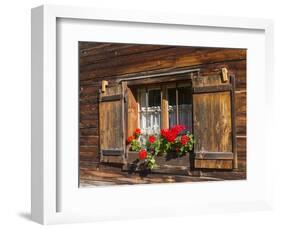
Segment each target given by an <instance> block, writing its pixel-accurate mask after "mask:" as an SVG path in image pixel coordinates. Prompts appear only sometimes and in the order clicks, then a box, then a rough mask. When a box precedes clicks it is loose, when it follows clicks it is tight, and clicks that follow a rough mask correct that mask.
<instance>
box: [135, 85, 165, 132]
mask: <svg viewBox="0 0 281 230" xmlns="http://www.w3.org/2000/svg"><path fill="white" fill-rule="evenodd" d="M139 103H140V128H141V129H142V131H143V133H144V134H146V135H150V134H156V133H159V132H160V121H161V118H160V116H161V90H159V89H153V90H148V91H146V89H139Z"/></svg>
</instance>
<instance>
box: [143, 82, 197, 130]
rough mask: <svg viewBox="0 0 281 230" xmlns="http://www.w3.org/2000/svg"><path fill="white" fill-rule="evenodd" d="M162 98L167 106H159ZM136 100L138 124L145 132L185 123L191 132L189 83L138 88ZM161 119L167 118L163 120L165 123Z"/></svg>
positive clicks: (161, 103)
mask: <svg viewBox="0 0 281 230" xmlns="http://www.w3.org/2000/svg"><path fill="white" fill-rule="evenodd" d="M164 95H166V96H167V97H164ZM164 98H167V101H168V107H167V108H165V107H163V106H161V105H163V100H164ZM138 102H139V124H140V128H141V129H142V130H143V132H144V133H145V134H147V135H150V134H155V133H159V132H160V129H161V128H169V127H172V126H174V125H176V124H182V125H185V126H186V128H187V130H188V131H190V132H192V91H191V85H190V84H172V85H171V84H170V85H169V84H161V85H159V86H158V87H155V86H154V87H143V88H139V89H138ZM161 107H163V108H161ZM163 119H167V122H166V123H165V122H164V123H165V124H166V125H163V122H161V121H162V120H163ZM161 124H162V125H161ZM163 126H166V127H163Z"/></svg>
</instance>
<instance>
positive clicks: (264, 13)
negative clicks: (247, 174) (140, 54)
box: [0, 0, 281, 230]
mask: <svg viewBox="0 0 281 230" xmlns="http://www.w3.org/2000/svg"><path fill="white" fill-rule="evenodd" d="M278 2H279V1H271V0H261V1H245V0H233V1H225V0H212V1H208V0H206V1H203V0H194V1H187V0H183V1H180V0H173V1H166V2H164V1H163V0H154V1H152V0H141V1H129V0H126V1H125V0H124V1H122V0H118V1H114V0H111V1H110V0H102V1H96V0H79V1H78V0H49V1H47V0H46V1H36V0H25V1H22V0H9V1H2V2H1V8H0V19H1V20H0V25H1V27H0V28H1V33H0V51H1V55H0V58H1V61H0V67H1V68H0V78H1V83H0V101H1V112H0V183H1V185H0V186H1V187H0V226H1V227H0V228H1V229H23V228H27V229H30V230H32V229H39V228H41V226H40V225H38V224H35V223H33V222H31V221H30V218H29V215H30V214H29V213H30V9H31V8H32V7H35V6H38V5H41V4H60V5H65V4H68V5H79V6H92V7H100V8H115V9H127V10H128V9H132V10H144V11H155V10H157V11H160V12H174V13H187V14H199V15H200V14H202V15H203V14H204V15H225V16H241V17H262V18H271V19H273V20H274V21H275V35H274V39H275V76H276V82H275V89H274V90H275V96H276V99H278V100H279V99H280V98H281V97H280V94H281V93H280V92H281V87H280V83H281V80H280V78H278V77H277V76H281V70H280V68H279V66H280V64H279V63H280V62H281V54H280V53H281V49H280V46H281V45H280V41H281V14H280V7H279V6H278ZM278 51H279V52H278ZM278 64H279V65H278ZM279 117H281V113H280V106H278V107H276V109H275V122H276V129H275V132H274V133H273V134H264V133H263V134H261V135H272V139H273V140H274V141H273V142H275V143H276V146H274V147H273V148H274V149H276V151H277V150H278V149H279V151H280V146H279V143H280V140H279V139H280V137H281V135H280V133H279V130H280V121H279ZM257 131H258V130H257ZM279 153H280V155H281V151H280V152H279ZM279 153H278V154H279ZM278 154H275V156H276V159H274V167H275V168H274V170H275V172H276V173H275V174H276V182H277V183H276V185H275V203H276V208H275V210H274V211H273V212H271V211H270V212H254V213H236V214H231V215H202V216H188V217H186V218H180V217H179V218H168V219H167V218H166V219H146V220H130V221H115V222H100V223H91V224H75V225H59V226H48V227H46V228H48V229H49V228H52V229H77V228H82V229H94V228H95V229H134V230H137V229H153V228H155V229H158V228H161V229H175V228H184V229H217V230H219V229H228V230H231V229H238V228H239V229H240V228H241V229H242V228H243V229H247V228H249V229H254V228H255V229H278V228H279V229H280V227H281V221H280V216H281V199H280V198H281V179H280V174H281V173H280V171H281V170H280V169H279V168H281V167H279V166H280V165H281V157H280V155H278ZM278 165H279V166H278ZM261 170H263V169H261ZM279 181H280V182H279Z"/></svg>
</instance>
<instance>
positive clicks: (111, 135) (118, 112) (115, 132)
mask: <svg viewBox="0 0 281 230" xmlns="http://www.w3.org/2000/svg"><path fill="white" fill-rule="evenodd" d="M99 135H100V146H99V147H100V161H101V162H110V163H124V161H125V138H124V90H123V87H122V85H121V84H118V85H116V86H109V87H107V88H106V90H105V92H102V91H100V97H99Z"/></svg>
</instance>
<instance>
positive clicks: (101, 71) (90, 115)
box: [79, 42, 247, 175]
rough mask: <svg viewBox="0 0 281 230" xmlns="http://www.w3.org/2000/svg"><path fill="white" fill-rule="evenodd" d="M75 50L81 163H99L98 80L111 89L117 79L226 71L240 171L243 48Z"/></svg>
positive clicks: (90, 46)
mask: <svg viewBox="0 0 281 230" xmlns="http://www.w3.org/2000/svg"><path fill="white" fill-rule="evenodd" d="M79 48H80V49H79V54H80V59H79V60H80V63H79V68H80V75H79V77H80V99H79V101H80V161H81V162H83V163H85V162H86V163H93V162H98V161H99V156H98V144H97V143H98V142H99V140H98V139H99V134H98V113H99V108H98V90H99V88H100V87H101V80H107V81H108V83H109V85H114V84H116V80H118V79H121V78H126V77H132V76H137V75H143V74H151V73H162V72H164V71H170V70H182V69H186V68H200V75H201V76H207V75H212V74H218V73H221V68H223V67H226V68H227V69H228V71H229V73H230V74H235V76H236V91H235V103H236V107H235V110H236V130H237V134H236V135H237V151H238V170H237V173H241V172H245V171H246V142H247V138H246V131H247V130H246V94H247V91H246V84H247V81H246V50H245V49H228V48H223V49H220V48H200V47H180V46H161V45H137V44H117V43H116V44H111V43H92V42H80V43H79ZM203 173H204V172H203ZM217 173H219V172H217ZM207 174H208V175H209V172H206V175H207ZM237 175H238V174H237Z"/></svg>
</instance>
